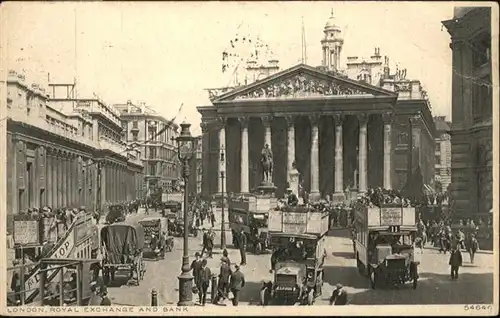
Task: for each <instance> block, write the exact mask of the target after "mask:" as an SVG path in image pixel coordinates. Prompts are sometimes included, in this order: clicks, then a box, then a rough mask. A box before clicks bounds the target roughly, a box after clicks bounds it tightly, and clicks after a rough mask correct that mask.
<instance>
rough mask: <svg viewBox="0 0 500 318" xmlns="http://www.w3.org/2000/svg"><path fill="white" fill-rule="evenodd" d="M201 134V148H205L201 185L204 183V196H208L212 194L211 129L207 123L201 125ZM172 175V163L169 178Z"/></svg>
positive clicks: (202, 157)
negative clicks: (210, 171)
mask: <svg viewBox="0 0 500 318" xmlns="http://www.w3.org/2000/svg"><path fill="white" fill-rule="evenodd" d="M200 127H201V133H202V135H203V137H202V142H201V146H202V148H203V150H202V151H203V152H202V155H201V160H202V162H203V164H202V174H201V183H202V194H203V195H204V196H205V195H208V194H209V193H210V174H209V169H210V127H209V125H208V123H207V122H202V123H201V124H200ZM171 175H172V173H171V169H170V163H168V166H167V178H170V177H171Z"/></svg>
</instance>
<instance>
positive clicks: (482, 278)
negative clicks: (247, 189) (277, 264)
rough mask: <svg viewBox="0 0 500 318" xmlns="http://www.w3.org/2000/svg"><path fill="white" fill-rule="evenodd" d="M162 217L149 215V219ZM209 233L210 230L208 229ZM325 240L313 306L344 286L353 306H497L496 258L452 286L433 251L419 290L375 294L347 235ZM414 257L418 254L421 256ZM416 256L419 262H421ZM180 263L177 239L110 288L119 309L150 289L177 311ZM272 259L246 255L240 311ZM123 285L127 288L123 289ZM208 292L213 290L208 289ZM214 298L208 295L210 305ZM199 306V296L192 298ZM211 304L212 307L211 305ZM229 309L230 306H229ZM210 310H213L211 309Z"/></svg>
mask: <svg viewBox="0 0 500 318" xmlns="http://www.w3.org/2000/svg"><path fill="white" fill-rule="evenodd" d="M215 214H216V224H215V229H216V230H218V229H220V223H219V222H220V210H218V211H216V213H215ZM153 215H159V214H158V213H154V212H151V213H150V216H153ZM144 216H145V214H144V212H143V211H139V213H138V214H137V215H134V214H133V215H131V216H130V217H129V218H128V219H127V222H136V221H138V220H139V219H141V218H143V217H144ZM204 227H205V228H208V227H207V226H206V223H205V226H204ZM331 234H332V235H331V236H328V237H327V240H326V246H325V247H326V250H327V253H328V256H327V259H326V262H325V278H324V279H325V284H324V286H323V295H322V296H320V297H319V298H318V299H317V300H316V302H315V304H316V305H327V304H328V299H329V297H330V295H331V293H332V291H333V289H334V286H335V285H336V284H337V283H342V284H343V285H344V286H345V287H344V288H345V290H346V291H347V292H348V294H349V302H350V304H352V305H389V304H397V305H402V304H464V303H465V304H487V303H492V302H493V272H494V266H495V265H494V258H493V257H494V256H493V255H491V254H477V255H476V259H475V264H470V261H469V256H468V254H466V253H463V258H464V266H463V267H461V268H460V273H459V275H460V276H459V279H458V280H456V281H455V280H451V279H450V274H449V270H450V268H449V266H448V258H449V255H444V254H439V253H438V251H436V250H434V249H431V248H429V249H425V250H424V251H423V254H421V255H420V254H419V255H418V256H420V258H421V266H420V267H419V272H420V279H419V284H418V287H417V289H416V290H414V289H412V287H411V284H410V283H408V284H406V285H404V286H400V287H399V288H398V289H377V290H372V289H370V287H369V281H368V278H366V277H362V276H360V275H359V274H358V272H357V269H356V261H355V259H354V258H353V252H352V243H351V240H350V236H349V233H348V232H347V231H345V230H336V231H333V233H331ZM226 236H227V239H226V242H228V243H230V242H231V233H230V231H226ZM219 244H220V231H217V232H216V239H215V249H214V255H213V258H212V259H208V267H209V268H211V270H212V273H216V274H218V271H219V270H218V268H219V264H220V257H221V256H222V255H221V250H220V245H219ZM228 246H229V244H228ZM201 248H202V247H201V235H199V236H198V237H197V238H194V237H190V239H189V251H188V254H189V257H190V261H192V259H193V257H194V253H195V252H197V251H201ZM228 251H229V258H230V260H231V262H232V263H233V265H234V264H235V263H240V255H239V251H238V250H236V249H233V248H231V247H230V246H229V248H228ZM416 253H420V251H417V252H416ZM418 256H417V257H418ZM181 263H182V238H175V243H174V250H173V251H172V252H169V253H167V254H166V257H165V259H164V260H159V261H148V260H146V273H145V276H144V280H143V281H141V282H140V285H139V286H130V287H128V286H126V285H125V281H124V280H123V281H122V282H121V283H120V282H119V281H118V280H117V282H116V284H113V285H111V286H109V288H108V291H109V295H110V297H111V301H112V302H113V303H114V304H117V305H118V304H121V305H149V304H150V299H151V291H152V289H156V290H157V291H158V302H159V305H174V304H176V303H177V301H178V279H177V276H179V275H180V273H181ZM269 268H270V254H269V253H264V254H261V255H253V254H251V253H247V265H246V266H242V269H241V270H242V272H243V273H244V275H245V279H246V281H247V283H246V285H245V288H244V290H243V291H242V294H241V299H240V305H242V306H244V305H257V304H258V299H259V290H260V287H261V282H262V280H263V279H271V278H272V276H271V274H270V273H269ZM121 284H123V285H121ZM209 291H210V289H209ZM208 298H210V294H209V295H208V297H207V299H208ZM193 300H194V301H197V300H198V297H197V295H193ZM207 302H208V301H207ZM226 304H227V305H230V303H229V302H227V303H226ZM207 306H213V305H210V304H207Z"/></svg>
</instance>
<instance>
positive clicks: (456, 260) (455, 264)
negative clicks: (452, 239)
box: [448, 246, 462, 279]
mask: <svg viewBox="0 0 500 318" xmlns="http://www.w3.org/2000/svg"><path fill="white" fill-rule="evenodd" d="M448 264H449V265H450V266H451V279H458V268H459V267H460V266H462V253H461V252H460V248H459V246H455V247H454V248H453V250H452V251H451V255H450V261H449V262H448Z"/></svg>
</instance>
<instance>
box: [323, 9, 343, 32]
mask: <svg viewBox="0 0 500 318" xmlns="http://www.w3.org/2000/svg"><path fill="white" fill-rule="evenodd" d="M325 30H339V31H340V27H339V26H338V25H336V24H335V17H334V16H333V9H332V13H331V15H330V18H329V19H328V21H326V25H325Z"/></svg>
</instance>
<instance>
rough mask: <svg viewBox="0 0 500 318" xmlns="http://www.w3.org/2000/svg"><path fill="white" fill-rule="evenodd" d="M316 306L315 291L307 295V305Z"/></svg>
mask: <svg viewBox="0 0 500 318" xmlns="http://www.w3.org/2000/svg"><path fill="white" fill-rule="evenodd" d="M313 304H314V290H310V291H309V294H307V305H308V306H312V305H313Z"/></svg>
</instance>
